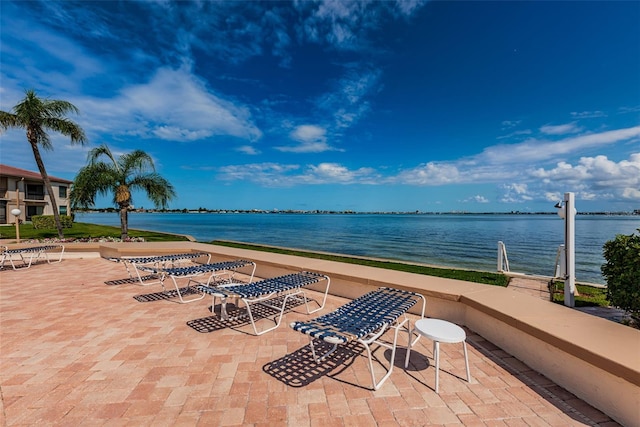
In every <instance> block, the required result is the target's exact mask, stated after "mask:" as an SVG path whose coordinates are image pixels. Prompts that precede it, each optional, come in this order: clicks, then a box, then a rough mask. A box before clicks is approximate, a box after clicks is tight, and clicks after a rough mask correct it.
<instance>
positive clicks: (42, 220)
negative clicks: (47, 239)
mask: <svg viewBox="0 0 640 427" xmlns="http://www.w3.org/2000/svg"><path fill="white" fill-rule="evenodd" d="M60 222H61V223H62V228H71V227H72V226H73V218H71V217H70V216H69V215H60ZM31 223H32V224H33V228H34V229H55V228H56V221H55V219H54V218H53V215H33V216H32V217H31Z"/></svg>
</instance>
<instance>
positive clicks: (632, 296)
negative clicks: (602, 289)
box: [601, 229, 640, 317]
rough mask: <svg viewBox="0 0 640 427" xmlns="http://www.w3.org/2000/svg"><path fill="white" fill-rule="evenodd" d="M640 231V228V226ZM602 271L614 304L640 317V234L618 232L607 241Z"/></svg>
mask: <svg viewBox="0 0 640 427" xmlns="http://www.w3.org/2000/svg"><path fill="white" fill-rule="evenodd" d="M638 231H640V229H638ZM603 248H604V252H603V253H604V258H605V260H606V261H607V262H606V263H605V264H603V265H602V268H601V270H602V274H603V276H604V277H605V279H606V281H607V299H608V300H609V302H610V303H611V305H613V306H616V307H619V308H621V309H623V310H626V311H627V312H628V313H630V314H631V315H632V316H634V317H639V316H640V235H638V234H631V235H629V236H626V235H623V234H618V235H617V236H616V238H615V239H614V240H609V241H608V242H606V243H605V244H604V247H603Z"/></svg>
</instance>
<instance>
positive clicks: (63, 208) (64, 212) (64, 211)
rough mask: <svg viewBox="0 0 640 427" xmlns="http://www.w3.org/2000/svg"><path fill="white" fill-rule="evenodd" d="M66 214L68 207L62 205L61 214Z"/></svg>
mask: <svg viewBox="0 0 640 427" xmlns="http://www.w3.org/2000/svg"><path fill="white" fill-rule="evenodd" d="M66 214H67V207H66V206H60V215H66Z"/></svg>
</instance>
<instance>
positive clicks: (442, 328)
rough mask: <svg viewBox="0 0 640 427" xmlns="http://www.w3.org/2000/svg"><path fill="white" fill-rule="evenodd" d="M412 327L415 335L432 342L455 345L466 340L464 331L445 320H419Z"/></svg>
mask: <svg viewBox="0 0 640 427" xmlns="http://www.w3.org/2000/svg"><path fill="white" fill-rule="evenodd" d="M414 327H415V331H416V332H417V333H419V334H420V335H422V336H424V337H426V338H429V339H430V340H433V341H438V342H445V343H457V342H462V341H464V340H466V339H467V334H466V333H465V332H464V329H462V328H461V327H460V326H458V325H455V324H453V323H451V322H447V321H446V320H440V319H420V320H418V321H417V322H416V323H415V325H414Z"/></svg>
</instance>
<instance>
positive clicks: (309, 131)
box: [275, 125, 335, 153]
mask: <svg viewBox="0 0 640 427" xmlns="http://www.w3.org/2000/svg"><path fill="white" fill-rule="evenodd" d="M326 134H327V131H326V129H324V128H323V127H320V126H316V125H301V126H298V127H296V128H295V129H294V130H293V131H292V132H291V133H290V134H289V137H290V138H291V139H293V140H295V141H298V142H299V144H298V145H292V146H279V147H275V149H276V150H278V151H282V152H290V153H322V152H324V151H331V150H335V149H334V148H333V147H331V146H330V145H329V144H328V143H327V135H326Z"/></svg>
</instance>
